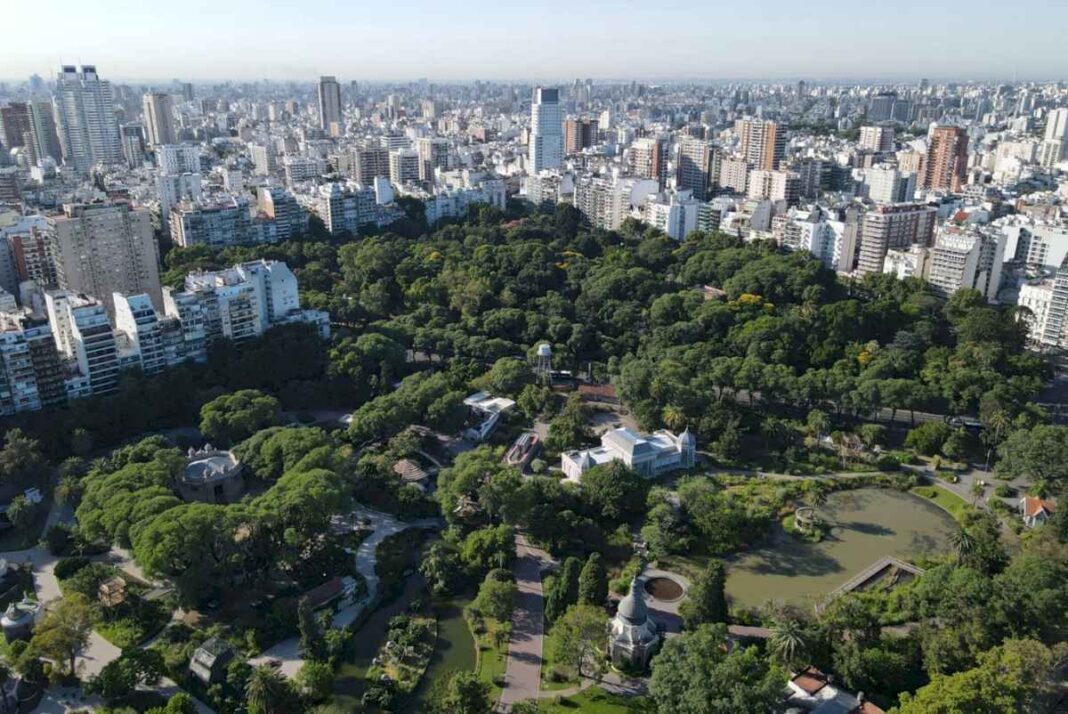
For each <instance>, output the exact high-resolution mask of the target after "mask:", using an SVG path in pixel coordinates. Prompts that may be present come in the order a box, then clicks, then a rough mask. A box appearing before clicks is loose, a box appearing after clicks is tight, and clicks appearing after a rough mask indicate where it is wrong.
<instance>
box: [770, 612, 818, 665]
mask: <svg viewBox="0 0 1068 714" xmlns="http://www.w3.org/2000/svg"><path fill="white" fill-rule="evenodd" d="M807 649H808V643H807V642H806V638H805V629H804V627H803V626H802V624H801V622H800V621H799V620H795V619H793V618H783V619H778V620H775V621H774V622H773V623H772V626H771V637H769V638H768V651H769V652H771V654H772V655H773V656H774V657H775V659H776V660H777V661H778V662H779V663H780V664H782V665H784V666H786V667H792V666H793V665H794V664H795V663H797V662H798V661H799V660H801V659H804V657H805V653H806V651H807Z"/></svg>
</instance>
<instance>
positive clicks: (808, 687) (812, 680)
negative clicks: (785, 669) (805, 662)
mask: <svg viewBox="0 0 1068 714" xmlns="http://www.w3.org/2000/svg"><path fill="white" fill-rule="evenodd" d="M790 681H791V682H793V683H794V684H796V685H797V686H798V687H800V688H801V691H803V692H805V694H808V695H809V696H812V695H813V694H815V693H816V692H818V691H820V690H821V689H823V688H824V687H826V686H827V675H825V674H824V673H823V672H821V671H819V670H818V669H816V668H815V667H811V666H810V667H806V668H805V669H804V671H802V672H799V673H798V674H797V676H795V677H794V678H793V679H791V680H790Z"/></svg>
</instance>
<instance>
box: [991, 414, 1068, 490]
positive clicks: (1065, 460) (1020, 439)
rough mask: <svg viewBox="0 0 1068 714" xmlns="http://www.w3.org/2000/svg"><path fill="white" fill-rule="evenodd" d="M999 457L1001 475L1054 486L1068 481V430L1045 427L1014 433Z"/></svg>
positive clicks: (998, 466) (1057, 427)
mask: <svg viewBox="0 0 1068 714" xmlns="http://www.w3.org/2000/svg"><path fill="white" fill-rule="evenodd" d="M998 456H1000V461H998V464H997V471H998V473H999V474H1004V475H1007V476H1029V477H1031V479H1032V480H1034V481H1049V482H1051V483H1056V482H1058V480H1064V479H1068V476H1066V474H1068V427H1063V426H1051V425H1049V424H1042V425H1040V426H1036V427H1034V428H1033V429H1020V430H1018V431H1014V432H1012V433H1011V434H1009V436H1008V438H1007V439H1005V441H1004V442H1002V443H1001V445H1000V446H998Z"/></svg>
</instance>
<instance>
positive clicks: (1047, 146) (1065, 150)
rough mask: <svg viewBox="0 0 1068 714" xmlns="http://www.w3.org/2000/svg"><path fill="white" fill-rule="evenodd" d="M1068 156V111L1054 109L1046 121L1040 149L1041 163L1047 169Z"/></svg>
mask: <svg viewBox="0 0 1068 714" xmlns="http://www.w3.org/2000/svg"><path fill="white" fill-rule="evenodd" d="M1066 156H1068V109H1054V110H1053V111H1051V112H1050V113H1049V117H1048V118H1047V119H1046V133H1045V135H1044V140H1043V142H1042V145H1041V146H1040V147H1039V163H1041V164H1042V165H1043V166H1045V167H1046V168H1053V166H1054V164H1056V163H1058V162H1059V161H1060V160H1061V159H1063V158H1065V157H1066Z"/></svg>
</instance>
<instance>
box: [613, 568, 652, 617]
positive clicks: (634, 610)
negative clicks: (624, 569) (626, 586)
mask: <svg viewBox="0 0 1068 714" xmlns="http://www.w3.org/2000/svg"><path fill="white" fill-rule="evenodd" d="M616 612H617V614H618V616H619V617H621V618H622V619H624V620H626V621H627V622H628V623H630V624H632V625H643V624H645V622H646V621H647V620H648V619H649V608H648V607H646V605H645V597H644V596H643V595H642V593H641V590H640V589H639V587H638V578H634V579H633V580H631V581H630V592H629V593H627V596H626V597H625V598H623V599H622V600H620V601H619V609H618V610H617V611H616Z"/></svg>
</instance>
